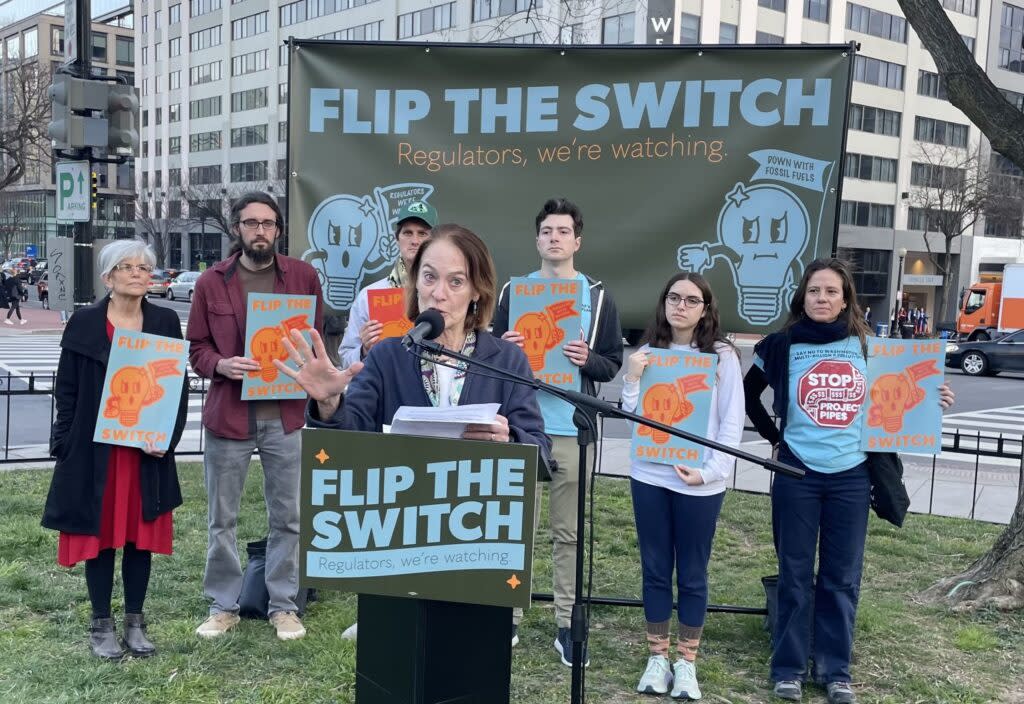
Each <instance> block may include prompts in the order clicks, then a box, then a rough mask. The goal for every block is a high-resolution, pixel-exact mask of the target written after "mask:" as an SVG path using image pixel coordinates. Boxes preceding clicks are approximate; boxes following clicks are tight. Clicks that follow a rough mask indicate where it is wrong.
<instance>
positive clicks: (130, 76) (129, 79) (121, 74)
mask: <svg viewBox="0 0 1024 704" xmlns="http://www.w3.org/2000/svg"><path fill="white" fill-rule="evenodd" d="M116 75H117V77H118V78H123V79H124V82H125V84H126V85H129V86H133V85H135V74H134V73H133V72H132V71H117V72H116Z"/></svg>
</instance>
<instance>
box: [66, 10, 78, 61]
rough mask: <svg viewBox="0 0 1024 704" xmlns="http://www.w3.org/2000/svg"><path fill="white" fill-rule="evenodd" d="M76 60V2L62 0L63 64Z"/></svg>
mask: <svg viewBox="0 0 1024 704" xmlns="http://www.w3.org/2000/svg"><path fill="white" fill-rule="evenodd" d="M76 61H78V3H77V2H76V0H64V64H65V65H67V64H73V63H75V62H76Z"/></svg>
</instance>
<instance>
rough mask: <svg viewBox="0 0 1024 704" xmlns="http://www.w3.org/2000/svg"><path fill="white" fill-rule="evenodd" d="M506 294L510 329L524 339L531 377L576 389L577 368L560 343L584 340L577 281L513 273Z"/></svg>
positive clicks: (581, 294) (577, 383) (578, 382)
mask: <svg viewBox="0 0 1024 704" xmlns="http://www.w3.org/2000/svg"><path fill="white" fill-rule="evenodd" d="M509 294H510V299H509V315H508V320H509V329H510V330H515V331H517V332H518V333H519V334H521V335H522V336H523V337H524V338H525V342H524V348H523V349H524V351H525V352H526V359H527V360H528V361H529V362H530V369H532V370H533V375H534V377H536V378H537V379H540V380H541V381H543V382H545V383H548V384H552V385H553V386H560V387H562V388H565V389H572V390H573V391H579V390H580V375H579V367H577V366H576V365H575V364H573V363H572V362H571V361H569V358H568V357H566V356H565V353H564V352H563V351H562V346H563V345H565V344H566V343H567V342H570V341H572V340H582V339H584V337H583V330H582V328H581V327H580V306H581V304H582V301H583V294H584V291H583V286H582V284H581V283H580V281H579V280H577V279H538V278H527V277H525V276H516V277H513V278H512V280H511V282H510V283H509Z"/></svg>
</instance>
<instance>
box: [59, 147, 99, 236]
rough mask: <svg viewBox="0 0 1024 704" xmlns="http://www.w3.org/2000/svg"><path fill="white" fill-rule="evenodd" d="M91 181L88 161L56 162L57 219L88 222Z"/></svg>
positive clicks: (89, 216) (89, 217)
mask: <svg viewBox="0 0 1024 704" xmlns="http://www.w3.org/2000/svg"><path fill="white" fill-rule="evenodd" d="M90 185H91V181H90V178H89V162H88V161H58V162H57V220H58V221H64V222H89V220H90V219H91V213H90V210H89V194H90Z"/></svg>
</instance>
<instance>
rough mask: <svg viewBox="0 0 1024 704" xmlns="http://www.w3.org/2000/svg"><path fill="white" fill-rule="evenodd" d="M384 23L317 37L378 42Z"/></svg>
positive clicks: (341, 30)
mask: <svg viewBox="0 0 1024 704" xmlns="http://www.w3.org/2000/svg"><path fill="white" fill-rule="evenodd" d="M383 25H384V22H383V21H380V22H367V23H366V24H361V25H359V26H357V27H349V28H347V29H339V30H338V31H337V32H328V33H327V34H321V35H320V36H319V37H317V39H348V40H349V41H353V40H355V41H373V42H376V41H380V30H381V27H382V26H383ZM530 36H532V35H530ZM498 41H499V42H500V41H501V40H500V39H499V40H498ZM527 43H528V42H527Z"/></svg>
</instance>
